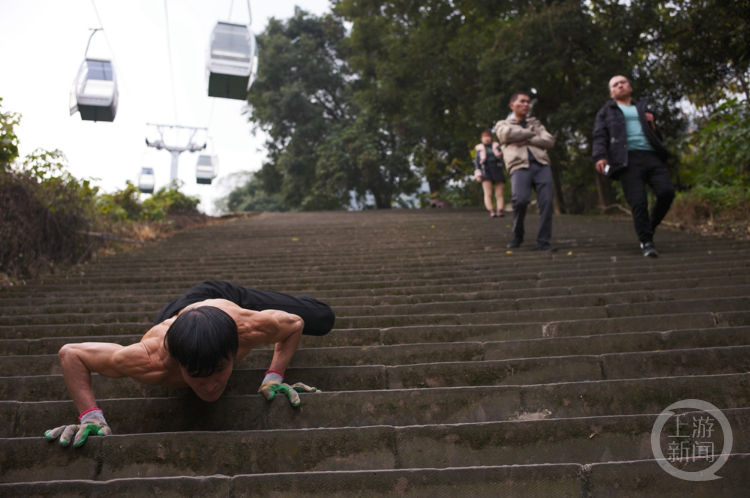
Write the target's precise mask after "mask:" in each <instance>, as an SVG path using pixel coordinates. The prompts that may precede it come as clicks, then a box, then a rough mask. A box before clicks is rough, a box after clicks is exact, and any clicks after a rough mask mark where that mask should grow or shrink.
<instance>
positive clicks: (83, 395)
mask: <svg viewBox="0 0 750 498" xmlns="http://www.w3.org/2000/svg"><path fill="white" fill-rule="evenodd" d="M58 357H59V358H60V366H61V367H62V372H63V377H64V378H65V385H66V386H67V388H68V393H70V397H71V398H73V402H74V403H75V405H76V408H77V409H78V412H79V413H83V412H85V411H86V410H90V409H91V408H96V407H97V406H96V398H94V391H93V389H92V387H91V372H95V373H98V374H100V375H104V376H106V377H115V378H117V377H132V378H134V379H136V380H138V381H140V382H143V383H146V384H156V383H158V381H159V380H160V378H163V375H162V374H163V372H160V371H159V369H157V368H156V366H154V365H151V362H150V360H149V355H148V351H147V350H146V347H145V345H144V344H143V343H138V344H133V345H131V346H127V347H125V346H121V345H119V344H111V343H100V342H84V343H81V344H66V345H65V346H63V347H62V348H61V349H60V352H59V353H58Z"/></svg>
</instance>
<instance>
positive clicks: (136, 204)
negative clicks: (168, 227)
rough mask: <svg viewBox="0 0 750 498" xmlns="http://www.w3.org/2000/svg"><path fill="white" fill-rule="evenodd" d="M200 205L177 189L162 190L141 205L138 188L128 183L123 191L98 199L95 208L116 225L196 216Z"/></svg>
mask: <svg viewBox="0 0 750 498" xmlns="http://www.w3.org/2000/svg"><path fill="white" fill-rule="evenodd" d="M199 203H200V199H199V198H197V197H193V196H189V195H185V194H183V193H182V192H180V190H179V185H178V186H175V188H171V189H168V188H166V187H162V188H161V189H159V190H157V191H156V192H154V193H153V194H152V195H151V197H149V198H147V199H146V200H144V201H143V202H141V200H140V191H139V190H138V187H136V186H135V185H133V184H132V183H131V182H127V184H126V186H125V188H124V189H122V190H118V191H115V192H113V193H111V194H103V195H101V196H99V198H98V199H97V208H98V209H99V211H100V212H101V213H102V214H103V215H105V216H106V217H107V218H108V219H109V220H111V221H115V222H128V221H139V220H146V221H162V220H165V219H166V218H167V215H169V214H187V213H193V212H196V211H197V209H196V208H197V206H198V204H199Z"/></svg>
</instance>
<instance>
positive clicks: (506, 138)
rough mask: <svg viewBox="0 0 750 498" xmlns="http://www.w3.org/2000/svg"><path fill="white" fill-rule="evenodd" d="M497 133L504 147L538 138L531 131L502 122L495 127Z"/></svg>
mask: <svg viewBox="0 0 750 498" xmlns="http://www.w3.org/2000/svg"><path fill="white" fill-rule="evenodd" d="M495 133H496V134H497V138H498V139H499V140H500V143H501V144H502V145H510V144H515V143H518V142H523V141H524V140H528V139H530V138H532V137H535V136H536V133H534V132H533V131H531V130H527V129H525V128H522V127H521V126H518V125H513V124H511V123H508V122H507V121H500V122H499V123H498V124H497V125H496V126H495Z"/></svg>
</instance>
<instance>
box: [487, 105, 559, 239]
mask: <svg viewBox="0 0 750 498" xmlns="http://www.w3.org/2000/svg"><path fill="white" fill-rule="evenodd" d="M510 108H511V110H512V111H513V117H512V118H510V119H505V120H503V121H498V123H497V124H496V125H495V129H494V131H495V134H496V135H497V137H498V138H499V139H500V145H501V147H502V151H503V158H504V159H505V167H506V168H508V172H509V173H510V184H511V187H512V189H513V197H512V198H511V199H512V201H513V240H512V241H511V242H510V243H509V244H508V247H509V248H511V249H512V248H516V247H519V246H520V245H521V243H522V242H523V236H524V233H525V232H524V224H523V222H524V218H525V217H526V209H527V208H528V206H529V203H530V202H531V189H532V188H533V189H534V191H535V192H536V200H537V205H538V206H539V230H538V232H537V238H536V250H537V251H556V250H557V247H554V246H552V245H551V244H550V238H551V237H552V211H553V199H554V186H553V184H552V171H551V170H550V161H549V156H548V155H547V150H548V149H551V148H552V147H553V146H554V145H555V137H553V136H552V135H551V134H550V133H549V132H548V131H547V130H546V129H545V128H544V126H543V125H542V124H541V123H540V122H539V120H538V119H536V118H528V117H527V116H528V114H529V110H530V108H531V98H530V97H529V96H528V95H527V94H525V93H515V94H513V96H512V97H511V99H510Z"/></svg>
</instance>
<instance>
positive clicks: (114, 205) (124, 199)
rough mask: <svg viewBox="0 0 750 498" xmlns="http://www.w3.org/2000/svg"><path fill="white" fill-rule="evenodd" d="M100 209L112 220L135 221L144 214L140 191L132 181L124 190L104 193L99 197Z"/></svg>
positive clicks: (98, 205) (98, 204)
mask: <svg viewBox="0 0 750 498" xmlns="http://www.w3.org/2000/svg"><path fill="white" fill-rule="evenodd" d="M97 207H98V209H99V211H100V212H101V213H102V214H103V215H105V216H106V217H107V218H109V219H110V220H112V221H128V220H130V221H135V220H139V219H141V216H142V215H143V211H144V210H143V204H142V203H141V201H140V191H139V190H138V188H137V187H136V186H135V185H133V184H132V183H131V182H127V185H126V186H125V188H124V189H123V190H118V191H116V192H113V193H111V194H103V195H101V196H100V197H99V199H97Z"/></svg>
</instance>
